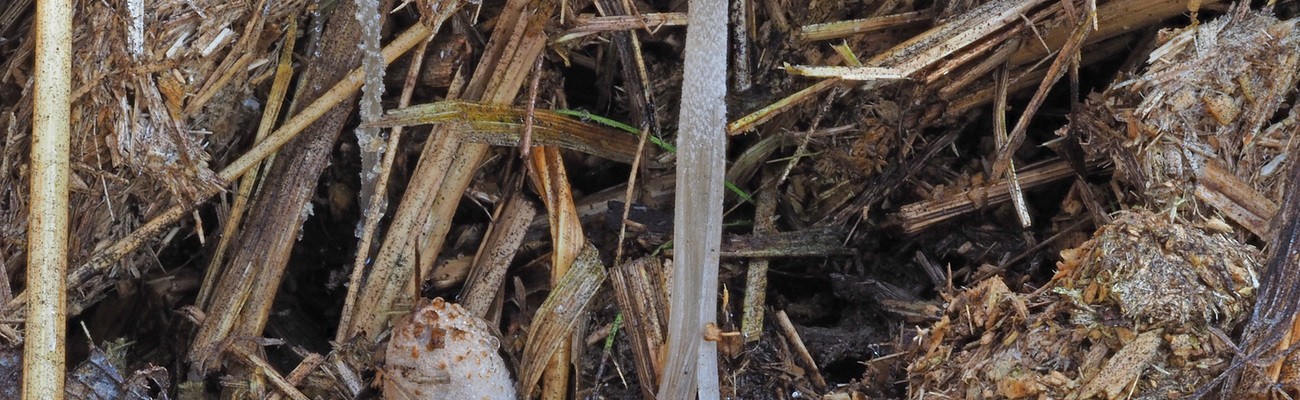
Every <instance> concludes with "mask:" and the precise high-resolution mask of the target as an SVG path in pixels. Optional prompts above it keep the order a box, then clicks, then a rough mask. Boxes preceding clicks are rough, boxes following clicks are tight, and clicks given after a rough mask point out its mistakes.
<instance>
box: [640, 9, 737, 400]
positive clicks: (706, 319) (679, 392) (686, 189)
mask: <svg viewBox="0 0 1300 400" xmlns="http://www.w3.org/2000/svg"><path fill="white" fill-rule="evenodd" d="M689 7H690V10H689V11H690V15H689V25H688V28H687V30H686V66H685V72H684V75H683V77H682V100H681V114H680V118H679V124H678V126H679V128H678V132H677V195H676V203H675V207H676V210H675V212H674V215H673V254H674V257H673V258H674V259H673V278H672V279H673V281H672V301H671V309H670V310H669V321H668V361H667V363H666V364H665V366H664V372H663V375H662V377H661V379H662V382H661V383H660V385H659V395H658V396H657V397H658V398H660V399H690V398H693V397H695V394H696V390H697V388H698V394H699V398H700V399H702V400H704V399H717V398H718V368H717V344H716V343H714V342H709V341H705V340H704V326H705V324H708V323H711V322H713V321H714V319H715V318H716V314H717V304H716V300H717V296H718V256H719V254H718V249H719V247H720V246H721V241H722V195H723V192H722V189H723V174H724V167H725V165H724V164H723V161H724V160H723V157H725V154H726V147H727V135H726V124H727V116H726V111H727V109H726V103H725V102H724V97H725V96H726V92H727V2H726V1H725V0H690V6H689ZM697 385H698V386H697Z"/></svg>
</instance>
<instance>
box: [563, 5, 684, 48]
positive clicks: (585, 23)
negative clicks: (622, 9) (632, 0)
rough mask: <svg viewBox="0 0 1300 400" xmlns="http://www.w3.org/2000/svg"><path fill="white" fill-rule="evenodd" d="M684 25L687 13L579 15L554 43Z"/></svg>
mask: <svg viewBox="0 0 1300 400" xmlns="http://www.w3.org/2000/svg"><path fill="white" fill-rule="evenodd" d="M684 25H686V13H684V12H664V13H644V14H639V15H608V16H600V17H597V16H592V15H590V14H583V15H579V16H578V18H577V19H575V20H574V26H573V28H570V29H569V30H567V31H564V33H561V34H560V35H559V37H558V38H556V39H555V40H554V41H553V43H564V42H568V41H571V40H574V39H578V38H582V37H586V36H589V35H593V34H597V33H601V32H612V31H631V30H637V29H649V30H651V31H653V30H657V29H659V28H661V27H665V26H684Z"/></svg>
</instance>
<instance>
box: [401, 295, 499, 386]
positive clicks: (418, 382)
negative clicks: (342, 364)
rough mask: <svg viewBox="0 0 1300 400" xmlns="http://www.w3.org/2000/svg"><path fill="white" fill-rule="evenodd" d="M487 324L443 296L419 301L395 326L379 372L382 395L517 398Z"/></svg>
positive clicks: (494, 338)
mask: <svg viewBox="0 0 1300 400" xmlns="http://www.w3.org/2000/svg"><path fill="white" fill-rule="evenodd" d="M498 345H499V341H498V340H497V338H496V336H493V335H492V331H491V329H490V328H489V326H488V324H487V322H485V321H483V320H482V319H481V318H479V317H476V316H474V315H471V314H469V313H468V312H466V311H465V309H463V308H461V307H460V306H459V305H456V304H452V303H448V302H446V301H444V300H443V299H442V298H436V299H433V300H429V301H422V302H421V304H420V306H419V307H417V308H416V310H415V311H414V312H412V313H410V314H408V315H406V316H404V317H402V318H400V319H398V320H397V321H396V322H395V323H394V326H393V339H392V340H391V341H389V342H388V352H387V356H386V367H385V369H384V373H383V382H384V398H385V399H427V398H442V399H484V400H498V399H501V400H506V399H514V398H515V386H514V382H513V381H511V379H510V371H509V370H508V369H506V365H505V362H504V361H502V360H501V356H500V355H499V354H497V348H498Z"/></svg>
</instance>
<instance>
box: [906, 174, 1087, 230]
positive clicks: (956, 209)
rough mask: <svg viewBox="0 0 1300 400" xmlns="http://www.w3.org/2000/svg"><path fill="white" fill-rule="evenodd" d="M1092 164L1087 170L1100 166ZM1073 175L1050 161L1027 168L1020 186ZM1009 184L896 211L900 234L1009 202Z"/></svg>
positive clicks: (1027, 186) (946, 197)
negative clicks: (987, 206) (900, 220)
mask: <svg viewBox="0 0 1300 400" xmlns="http://www.w3.org/2000/svg"><path fill="white" fill-rule="evenodd" d="M1100 165H1101V162H1100V161H1093V162H1091V163H1090V164H1089V167H1091V168H1095V167H1097V166H1100ZM1073 176H1074V170H1073V169H1071V168H1070V165H1069V163H1067V162H1065V161H1063V160H1049V161H1043V162H1039V163H1036V164H1032V165H1029V166H1026V167H1025V168H1024V169H1023V170H1021V171H1020V174H1019V177H1020V184H1021V185H1022V188H1023V189H1024V190H1032V189H1034V188H1037V187H1040V186H1042V185H1046V184H1048V183H1051V182H1055V181H1058V180H1061V179H1066V178H1070V177H1073ZM1009 185H1010V184H1009V183H1008V182H1007V181H1006V180H999V181H997V182H995V183H993V184H990V185H988V186H983V187H977V188H971V189H967V190H965V191H963V192H961V193H958V194H953V195H949V196H945V197H943V198H941V199H932V200H926V201H921V202H916V203H912V204H908V205H904V206H902V207H900V208H899V210H898V217H899V218H901V219H902V226H903V231H904V232H906V233H907V234H909V235H912V234H916V233H919V232H921V231H923V230H925V229H927V228H929V227H932V226H935V225H936V224H939V223H941V222H943V221H947V220H949V219H952V218H955V217H958V216H961V215H964V214H966V213H969V212H972V211H975V210H977V209H978V208H979V207H978V205H992V204H1001V203H1004V202H1007V201H1009V200H1011V190H1010V189H1009V188H1008V186H1009Z"/></svg>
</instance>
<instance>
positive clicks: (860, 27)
mask: <svg viewBox="0 0 1300 400" xmlns="http://www.w3.org/2000/svg"><path fill="white" fill-rule="evenodd" d="M934 16H935V12H934V9H925V10H921V11H913V12H905V13H899V14H894V15H886V16H883V17H872V18H862V19H854V20H848V21H836V22H826V23H821V24H811V25H804V26H802V27H800V28H799V39H800V40H804V41H809V42H815V41H819V40H830V39H839V38H842V37H846V36H852V35H859V34H864V33H871V32H876V31H880V30H885V29H893V28H897V27H900V26H904V25H910V24H915V23H918V22H924V21H929V20H931V19H934Z"/></svg>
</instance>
